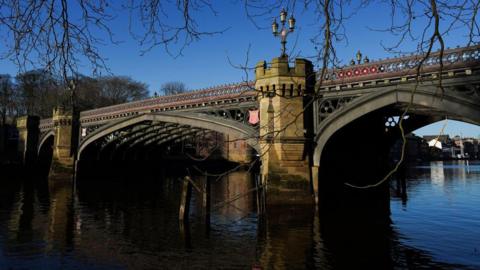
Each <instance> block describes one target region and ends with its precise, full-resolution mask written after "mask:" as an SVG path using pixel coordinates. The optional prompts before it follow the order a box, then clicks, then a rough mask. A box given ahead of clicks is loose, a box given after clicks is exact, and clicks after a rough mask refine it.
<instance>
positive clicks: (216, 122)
mask: <svg viewBox="0 0 480 270" xmlns="http://www.w3.org/2000/svg"><path fill="white" fill-rule="evenodd" d="M146 121H151V122H163V123H170V124H176V125H180V126H188V127H191V128H196V129H204V130H212V131H216V132H218V133H223V134H226V135H229V136H232V137H233V138H236V139H244V140H246V142H247V144H248V145H249V146H251V147H252V148H253V149H255V150H256V151H257V152H259V145H258V142H257V139H256V136H257V135H256V134H257V131H256V130H255V129H254V128H252V127H249V126H247V125H245V124H242V123H239V122H236V121H234V120H229V119H223V118H219V117H214V116H209V115H206V114H201V113H187V112H185V113H183V112H182V113H166V112H162V113H149V114H141V115H138V116H134V117H130V118H128V119H125V120H121V121H117V122H114V123H111V124H107V125H106V126H103V127H101V128H99V129H98V130H96V131H95V132H93V133H91V134H89V135H88V136H87V137H86V138H84V139H83V140H82V142H81V143H80V145H79V148H78V159H81V158H82V152H83V151H84V150H85V149H86V148H87V147H88V146H89V145H91V144H92V143H93V142H95V141H97V140H98V139H100V138H103V137H105V136H108V135H109V134H112V133H113V132H115V131H119V130H122V129H124V128H127V127H130V126H134V125H136V124H139V123H142V122H146Z"/></svg>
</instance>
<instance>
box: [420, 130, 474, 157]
mask: <svg viewBox="0 0 480 270" xmlns="http://www.w3.org/2000/svg"><path fill="white" fill-rule="evenodd" d="M423 139H425V140H426V141H427V142H428V146H429V147H430V149H429V153H430V158H431V159H478V158H480V153H479V140H478V139H475V138H462V137H461V136H458V135H457V136H455V137H453V138H450V136H449V135H441V136H438V135H427V136H423ZM439 150H441V151H439Z"/></svg>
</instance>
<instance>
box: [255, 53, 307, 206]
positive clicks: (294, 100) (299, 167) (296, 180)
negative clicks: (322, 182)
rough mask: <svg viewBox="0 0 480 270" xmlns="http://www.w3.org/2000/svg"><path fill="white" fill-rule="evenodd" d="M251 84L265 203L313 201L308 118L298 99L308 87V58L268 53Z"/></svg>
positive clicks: (301, 100) (303, 99)
mask: <svg viewBox="0 0 480 270" xmlns="http://www.w3.org/2000/svg"><path fill="white" fill-rule="evenodd" d="M255 75H256V84H255V88H256V89H257V90H259V91H260V96H259V100H260V146H261V153H260V155H261V160H262V174H263V175H264V179H265V180H264V181H266V183H264V184H266V185H267V205H296V204H313V202H314V199H313V194H312V185H311V170H310V165H309V152H310V150H309V144H310V143H309V142H310V140H309V138H308V137H309V136H308V134H307V132H306V131H307V130H308V129H309V128H310V127H311V125H310V123H308V121H307V119H308V117H307V114H308V113H309V111H308V110H307V111H305V109H304V104H305V103H306V101H307V97H306V94H307V93H308V92H309V91H312V86H313V83H312V79H314V75H313V67H312V64H311V62H309V61H307V60H304V59H296V60H295V66H294V67H290V66H289V64H288V58H287V57H281V58H274V59H273V61H272V63H271V66H270V67H268V68H267V65H266V62H259V63H258V64H257V66H256V69H255Z"/></svg>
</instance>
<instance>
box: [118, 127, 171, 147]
mask: <svg viewBox="0 0 480 270" xmlns="http://www.w3.org/2000/svg"><path fill="white" fill-rule="evenodd" d="M175 128H177V125H176V124H168V123H162V125H156V126H153V127H151V128H149V129H146V130H145V132H139V133H137V134H136V135H134V136H132V137H129V138H127V139H126V140H124V141H121V142H120V143H119V144H117V145H116V147H115V149H119V148H121V147H122V146H126V145H128V144H129V143H132V142H133V144H135V143H136V142H137V141H139V140H142V138H145V137H146V136H152V134H158V132H159V131H160V132H161V133H163V132H165V131H167V132H168V131H170V130H172V129H175ZM130 146H131V145H130Z"/></svg>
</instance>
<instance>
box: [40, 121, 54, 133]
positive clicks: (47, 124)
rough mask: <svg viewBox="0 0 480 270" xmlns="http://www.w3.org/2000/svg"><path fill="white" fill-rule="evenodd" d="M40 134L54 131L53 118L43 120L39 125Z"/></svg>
mask: <svg viewBox="0 0 480 270" xmlns="http://www.w3.org/2000/svg"><path fill="white" fill-rule="evenodd" d="M38 127H39V129H40V133H43V132H47V131H49V130H52V129H53V118H47V119H41V120H40V123H39V126H38Z"/></svg>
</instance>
